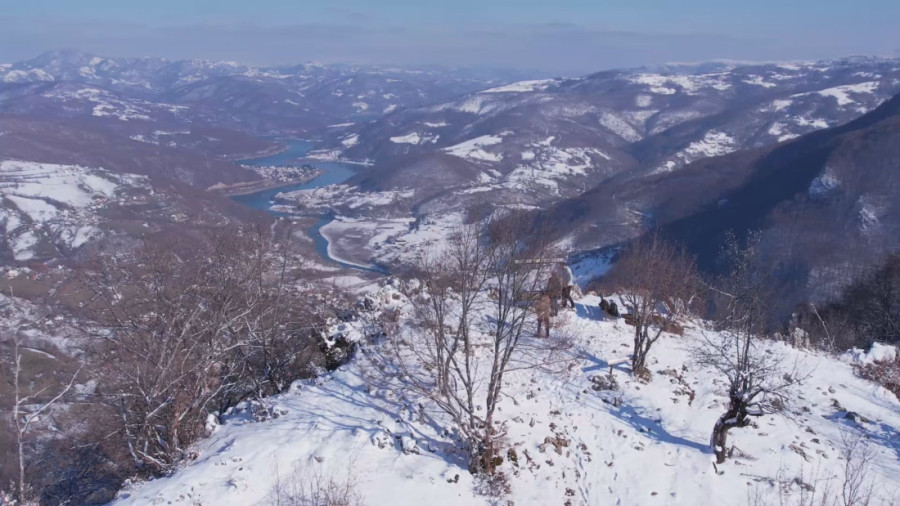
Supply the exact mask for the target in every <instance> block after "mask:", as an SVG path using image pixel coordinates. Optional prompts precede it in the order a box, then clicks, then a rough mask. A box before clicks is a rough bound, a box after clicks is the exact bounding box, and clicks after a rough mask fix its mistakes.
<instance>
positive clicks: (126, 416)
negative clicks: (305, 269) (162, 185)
mask: <svg viewBox="0 0 900 506" xmlns="http://www.w3.org/2000/svg"><path fill="white" fill-rule="evenodd" d="M289 262H290V258H289V255H287V253H286V250H285V249H284V247H283V246H279V245H278V244H277V243H276V242H275V241H274V240H273V239H272V238H271V237H270V236H269V235H268V233H267V229H264V228H237V229H224V230H221V231H218V232H215V233H212V234H210V235H207V236H204V237H203V238H202V239H201V240H200V241H196V242H193V243H192V244H187V243H182V242H178V241H171V242H168V241H162V240H160V241H156V242H153V243H147V244H145V245H144V246H143V247H142V248H140V249H139V250H138V251H137V252H135V254H134V255H129V256H125V257H123V258H117V257H105V258H102V259H100V262H99V263H98V265H97V266H95V268H94V269H93V270H92V271H91V273H90V274H89V275H88V277H87V279H86V281H85V284H86V286H87V287H88V288H89V289H90V291H91V293H92V295H93V297H92V299H91V301H90V304H89V305H88V309H89V314H90V316H91V318H92V319H93V320H95V321H97V322H98V323H99V324H100V325H101V329H100V330H99V331H98V332H97V334H96V335H97V337H98V345H97V347H96V351H97V353H98V356H99V358H100V363H101V367H102V369H101V370H102V373H103V376H104V377H103V381H102V382H101V385H102V386H103V390H102V393H103V398H104V400H105V401H106V402H107V403H108V405H109V406H110V407H111V408H112V409H113V410H115V412H116V413H118V416H119V420H120V424H119V425H120V432H119V433H118V436H119V437H121V440H122V442H123V445H124V446H125V447H127V449H128V453H129V454H130V455H131V458H132V461H133V463H134V465H135V467H136V468H137V469H138V470H142V471H143V472H145V473H151V474H152V473H158V472H163V471H165V470H167V469H168V468H169V467H170V466H171V465H172V464H173V463H175V462H177V461H178V460H180V459H183V458H184V457H185V456H186V455H185V448H187V446H188V445H189V444H190V443H191V442H193V441H194V440H196V439H197V438H198V437H200V436H202V435H203V434H204V433H205V430H206V428H205V426H206V420H207V417H208V416H209V415H210V414H213V415H215V414H219V413H221V412H223V411H224V410H225V409H227V408H228V407H230V406H233V405H234V404H236V403H237V402H240V401H241V400H243V399H246V398H248V397H251V396H262V395H268V394H272V393H276V392H278V391H281V390H282V389H284V388H286V387H287V386H288V385H289V384H290V382H291V381H292V380H293V379H296V378H299V377H304V376H309V375H311V373H312V365H313V364H312V360H313V357H314V356H315V355H316V353H317V350H318V340H319V329H320V328H321V325H322V323H323V319H322V315H321V311H320V310H319V309H317V308H316V306H317V304H316V297H317V294H316V293H315V290H314V289H308V290H304V289H302V288H301V285H300V284H299V283H297V280H295V279H292V278H291V273H292V272H293V269H292V268H291V266H290V265H289Z"/></svg>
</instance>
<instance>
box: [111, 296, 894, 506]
mask: <svg viewBox="0 0 900 506" xmlns="http://www.w3.org/2000/svg"><path fill="white" fill-rule="evenodd" d="M370 288H371V287H370ZM374 293H375V296H376V299H377V300H380V301H382V304H384V305H385V306H391V307H396V308H400V310H401V314H403V315H408V314H409V308H408V306H407V303H406V302H405V299H403V297H402V296H400V295H399V293H398V292H397V291H396V290H395V289H394V288H392V287H391V286H390V285H387V286H384V287H381V288H377V287H376V288H374ZM598 301H599V299H598V298H597V297H595V296H591V295H589V296H586V297H584V298H582V299H581V300H580V301H579V304H578V307H577V310H575V311H564V312H563V313H562V314H561V316H559V317H557V318H556V319H555V322H554V324H555V328H554V330H553V333H552V335H551V339H552V340H557V341H560V342H564V341H566V342H571V347H570V348H568V349H567V351H565V354H564V357H563V361H562V362H561V363H560V364H559V367H557V368H555V369H554V371H555V372H548V371H545V370H543V369H521V370H516V371H512V372H510V373H509V374H508V375H507V377H506V379H505V382H506V385H507V387H506V388H507V390H506V393H507V394H508V395H505V396H504V397H503V399H502V401H501V402H500V406H499V408H498V409H499V411H498V417H499V422H500V426H501V427H503V428H504V429H505V430H506V433H507V436H506V448H505V449H504V452H503V455H504V462H503V463H502V465H501V466H500V470H501V471H502V472H503V473H504V474H506V475H507V476H508V478H509V485H510V492H509V495H508V496H507V497H503V498H501V499H488V498H485V497H483V496H480V495H478V494H477V493H475V491H474V487H475V483H474V481H473V478H472V477H471V475H470V474H469V473H468V472H467V470H466V467H465V462H464V459H461V458H460V455H459V454H458V453H457V452H455V451H454V444H453V442H452V440H451V439H450V438H449V437H447V436H446V433H445V429H447V428H449V424H448V422H447V420H446V418H445V417H444V416H442V414H441V412H440V411H438V410H436V409H435V408H434V407H433V406H432V405H431V404H429V403H428V402H427V401H426V400H424V399H422V398H419V397H416V396H415V395H414V394H413V393H412V392H411V391H403V390H400V389H387V388H384V387H383V386H381V383H380V382H379V377H380V376H379V375H380V374H381V373H380V372H379V371H380V370H381V369H379V368H378V367H375V366H374V364H375V360H374V358H375V357H377V356H378V353H379V350H382V349H383V346H384V345H383V344H379V343H369V344H366V345H365V346H364V347H363V348H362V349H361V352H360V353H358V354H357V357H356V359H355V360H354V361H353V362H351V363H350V364H348V365H347V366H345V367H344V368H342V369H341V370H339V371H337V372H334V373H332V374H329V375H326V376H323V377H321V378H320V379H318V380H316V381H311V382H298V383H296V384H295V385H294V386H293V387H292V389H291V391H289V392H287V393H285V394H282V395H278V396H275V397H272V398H269V399H267V400H265V403H266V404H267V405H269V406H271V407H272V410H271V411H273V412H278V413H280V415H279V416H278V417H277V418H274V419H269V420H268V421H263V422H256V421H253V419H252V417H249V416H248V415H247V414H246V412H240V411H239V412H238V413H235V414H233V415H231V416H227V417H225V418H224V420H222V421H221V425H220V426H219V427H218V429H217V430H216V431H215V432H214V433H213V435H212V436H211V437H209V438H208V439H206V440H204V441H202V442H201V443H200V444H198V446H197V448H196V451H197V453H198V457H197V458H196V460H195V461H193V462H191V463H189V464H187V465H185V466H184V467H183V468H182V469H179V470H178V471H177V472H175V473H174V474H173V475H172V476H169V477H165V478H160V479H157V480H153V481H149V482H146V483H139V484H134V485H131V486H129V487H126V489H125V490H123V491H122V492H121V493H120V497H119V499H118V501H117V504H215V505H229V504H235V505H238V504H240V505H248V504H251V505H252V504H270V503H271V502H272V492H273V489H274V488H275V487H276V485H278V484H283V483H286V482H290V481H291V480H296V479H297V476H298V474H297V473H299V475H301V476H311V475H313V474H322V475H326V476H337V477H341V476H345V477H350V479H351V480H352V482H353V484H354V485H355V487H356V489H357V491H358V492H359V493H360V494H361V495H362V496H363V498H364V500H365V503H366V504H369V505H398V506H400V505H417V506H418V505H421V504H429V505H432V506H441V505H457V504H491V503H494V504H516V505H520V506H521V505H552V504H558V505H564V504H569V505H578V504H584V505H607V504H608V505H617V504H618V505H645V504H646V505H661V504H686V505H694V504H710V505H743V504H747V503H748V497H750V496H751V495H753V496H759V497H762V498H763V502H762V504H771V503H772V502H771V501H775V502H774V503H775V504H777V503H778V498H777V495H776V494H777V487H776V485H774V483H775V482H776V481H777V480H784V481H786V482H790V481H791V480H794V479H795V478H797V479H798V480H799V481H797V482H796V483H793V484H788V485H785V486H786V487H788V488H789V489H792V490H793V491H794V492H797V491H798V490H799V487H800V485H801V484H802V483H804V482H805V483H812V484H814V485H822V484H823V483H824V480H828V479H834V480H836V479H839V478H838V477H840V476H842V471H841V469H842V466H843V461H842V460H840V458H839V454H840V441H841V436H842V431H847V430H858V431H862V432H863V433H864V434H866V435H867V436H868V438H869V439H868V441H869V443H870V445H871V448H872V449H873V450H874V459H875V460H874V461H873V467H872V469H871V471H870V476H871V478H872V479H873V480H874V482H875V484H876V485H875V491H876V493H877V494H879V495H880V496H882V497H888V496H890V495H891V494H893V493H895V492H897V491H898V490H900V458H898V457H900V432H898V430H900V429H898V428H900V402H898V400H897V399H896V398H895V397H894V396H893V394H891V393H889V392H888V391H887V390H885V389H884V388H882V387H879V386H877V385H875V384H873V383H869V382H867V381H863V380H861V379H859V378H857V377H856V376H855V375H854V372H853V369H852V366H851V363H850V362H852V361H854V360H864V359H865V358H866V357H867V355H864V354H861V353H859V352H857V353H855V354H853V353H851V354H848V355H845V356H844V357H842V358H840V359H838V358H833V357H831V356H826V355H824V354H820V353H816V352H808V351H803V350H796V349H794V348H790V347H788V346H786V345H785V344H783V343H780V342H772V343H770V344H769V345H768V348H769V349H770V350H771V351H772V352H776V353H783V354H785V355H786V356H787V357H788V358H789V359H797V360H798V361H799V363H800V364H801V367H802V368H804V370H806V371H808V372H809V377H808V379H807V380H806V381H805V383H804V385H803V386H802V388H800V389H799V390H797V392H796V393H795V394H794V395H793V397H792V399H791V403H790V404H789V407H788V409H789V411H790V417H789V418H790V420H789V419H788V417H785V416H780V415H769V416H764V417H761V418H758V419H756V423H755V425H754V426H751V427H747V428H744V429H737V430H734V431H732V432H731V436H730V439H729V441H730V443H732V444H734V445H735V446H736V447H737V448H738V449H739V452H736V453H737V456H736V457H735V458H734V459H733V460H730V461H728V462H727V463H726V464H724V465H720V466H719V468H718V469H719V473H718V474H717V473H716V471H715V470H714V468H713V466H712V465H711V457H712V455H711V454H710V452H709V450H708V447H707V441H708V440H709V435H710V431H711V429H712V426H713V423H714V422H715V420H716V419H717V417H718V416H720V415H721V414H722V412H723V409H724V403H725V402H726V397H725V392H724V385H723V382H722V380H721V379H720V378H719V377H717V376H716V375H715V374H714V373H713V372H712V371H711V370H709V369H706V368H704V367H701V366H699V365H697V364H695V363H694V362H693V360H692V356H693V355H692V350H693V349H694V348H695V346H696V345H697V342H698V339H699V338H700V336H701V332H703V331H702V330H701V329H700V328H698V327H697V326H696V325H692V326H689V327H688V328H687V329H686V331H685V335H684V336H683V337H680V336H675V335H668V334H666V335H664V337H663V338H662V339H661V340H660V341H659V342H658V343H657V344H656V346H655V348H654V350H653V351H652V353H651V359H650V364H649V366H650V369H651V371H652V372H653V379H652V381H651V382H650V383H648V384H644V383H641V382H638V381H636V380H633V379H632V378H631V377H630V375H629V373H628V370H627V366H625V365H616V366H615V367H614V368H613V374H614V376H615V377H616V379H617V380H618V382H619V384H620V385H621V390H619V391H602V392H598V391H594V390H593V389H592V388H591V386H592V382H591V381H590V379H589V378H591V377H592V376H598V375H605V374H607V373H608V371H609V366H608V363H609V361H613V360H616V359H620V358H624V357H626V356H627V353H628V350H629V346H630V343H631V339H632V331H633V329H632V327H629V326H628V325H626V324H625V323H624V321H623V320H611V319H607V318H605V317H604V316H603V315H602V314H601V312H600V311H599V309H598V308H597V303H598ZM403 321H405V320H404V319H403V318H402V317H401V322H403ZM344 325H347V324H344ZM401 325H403V324H401ZM345 330H347V332H348V334H350V335H357V334H356V333H355V332H354V331H353V329H351V328H347V329H345ZM401 331H402V335H403V336H404V338H405V339H416V338H417V337H416V336H417V334H416V333H415V332H413V331H412V330H411V329H410V328H408V327H406V326H402V327H401ZM529 341H530V342H534V343H538V342H539V341H538V340H534V339H531V338H529ZM541 341H543V340H541ZM876 351H877V353H879V354H884V353H886V352H885V351H884V350H876ZM481 353H483V352H482V351H477V352H476V354H478V355H480V354H481ZM849 412H852V413H855V414H856V415H857V416H856V419H857V420H859V421H851V420H850V419H849V418H848V413H849ZM507 449H510V450H512V452H510V453H507V451H506V450H507ZM513 455H514V456H515V458H511V457H512V456H513ZM813 477H815V478H816V480H818V481H813ZM832 483H835V482H834V481H832ZM507 501H510V502H507ZM787 504H796V500H793V501H792V500H790V498H789V500H788V502H787Z"/></svg>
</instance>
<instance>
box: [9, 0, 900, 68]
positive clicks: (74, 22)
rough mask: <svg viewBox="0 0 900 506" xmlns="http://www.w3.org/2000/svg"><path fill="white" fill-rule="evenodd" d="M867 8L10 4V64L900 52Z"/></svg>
mask: <svg viewBox="0 0 900 506" xmlns="http://www.w3.org/2000/svg"><path fill="white" fill-rule="evenodd" d="M867 3H868V4H869V6H868V7H867V8H860V6H859V5H851V4H849V3H838V2H830V1H824V2H813V1H811V0H796V1H794V2H791V3H790V4H785V3H784V2H776V1H774V0H763V1H760V2H755V3H752V4H747V3H738V2H725V3H722V2H713V1H712V0H695V1H692V2H689V3H681V4H678V5H669V4H667V3H666V2H663V1H662V0H644V1H640V2H632V3H628V4H625V3H618V2H602V3H601V2H588V1H586V0H563V1H559V2H555V3H552V4H551V3H545V2H538V1H534V0H519V1H511V0H495V1H488V2H484V1H482V2H476V1H474V0H457V1H456V2H452V3H451V2H435V3H431V4H428V5H422V4H419V3H416V2H412V1H410V0H389V1H384V2H381V3H379V4H378V5H370V3H367V2H365V1H363V0H340V1H334V2H325V1H320V0H312V1H307V2H302V3H293V2H285V1H272V0H269V1H258V2H254V3H252V4H247V3H244V2H237V1H233V0H223V1H220V2H211V1H208V0H202V1H195V2H176V1H174V0H161V1H158V2H155V3H152V4H150V3H147V4H132V3H128V4H121V3H116V2H112V1H108V0H91V1H85V2H79V3H78V4H71V3H67V2H64V1H61V0H56V1H35V2H30V3H27V4H26V3H21V4H16V5H12V6H9V7H5V8H4V13H3V15H0V23H2V24H3V25H4V27H5V29H4V30H3V32H2V33H0V60H2V61H5V62H12V61H21V60H27V59H30V58H33V57H35V56H37V55H39V54H42V53H45V52H47V51H51V50H57V49H60V48H71V49H75V50H80V51H84V52H88V53H95V54H99V55H102V56H111V57H120V56H121V57H127V56H130V57H138V56H159V57H164V58H168V59H192V58H197V59H210V60H234V61H239V62H241V63H246V64H248V65H254V66H273V65H286V64H295V63H302V62H307V61H315V62H321V63H345V64H381V65H403V66H417V65H439V66H456V67H459V66H464V67H491V68H510V69H521V70H535V71H542V72H549V73H554V72H555V73H560V74H573V73H586V72H592V71H596V70H602V69H609V68H621V67H636V66H642V65H654V64H663V63H671V62H700V61H710V60H735V61H785V60H818V59H825V58H838V57H843V56H850V55H873V56H897V55H898V54H900V35H898V33H897V30H896V29H895V27H896V23H895V21H896V20H897V19H900V3H892V2H887V1H883V0H870V1H869V2H867Z"/></svg>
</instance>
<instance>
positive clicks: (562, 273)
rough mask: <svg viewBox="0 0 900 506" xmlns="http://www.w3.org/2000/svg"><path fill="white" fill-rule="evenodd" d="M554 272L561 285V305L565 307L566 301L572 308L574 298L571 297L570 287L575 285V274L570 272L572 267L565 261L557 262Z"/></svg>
mask: <svg viewBox="0 0 900 506" xmlns="http://www.w3.org/2000/svg"><path fill="white" fill-rule="evenodd" d="M556 272H557V273H558V276H559V281H560V285H561V286H562V305H563V307H566V302H569V303H570V304H572V308H574V307H575V300H574V299H572V288H573V287H574V286H575V275H573V274H572V269H570V268H569V266H568V265H566V263H565V262H560V263H559V265H558V266H557V270H556Z"/></svg>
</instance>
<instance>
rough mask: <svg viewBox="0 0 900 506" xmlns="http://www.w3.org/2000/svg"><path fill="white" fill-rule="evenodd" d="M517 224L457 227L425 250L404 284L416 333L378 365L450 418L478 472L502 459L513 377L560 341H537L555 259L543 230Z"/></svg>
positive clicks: (490, 471)
mask: <svg viewBox="0 0 900 506" xmlns="http://www.w3.org/2000/svg"><path fill="white" fill-rule="evenodd" d="M527 231H528V227H527V226H525V224H523V223H516V222H515V221H513V220H509V219H506V220H502V221H498V222H494V223H491V224H490V225H489V226H488V229H487V233H484V232H483V231H482V230H481V229H479V228H477V227H475V226H468V227H465V228H464V229H462V230H460V231H459V233H458V234H456V235H455V236H454V237H453V238H452V239H451V241H450V243H449V246H448V248H447V249H446V250H445V251H444V252H443V253H441V254H440V255H437V256H428V255H426V256H424V257H423V259H422V260H421V261H420V262H419V265H418V268H417V269H416V271H415V272H413V273H412V275H411V278H412V279H410V280H409V281H408V282H407V285H408V286H411V287H414V288H412V289H409V290H407V296H408V297H409V299H410V302H411V304H412V314H411V315H410V318H409V321H410V328H411V331H412V332H414V333H415V334H414V335H411V336H402V335H401V336H398V337H397V338H396V339H392V340H391V341H389V346H388V347H386V350H385V352H384V353H385V355H384V356H383V357H379V360H381V361H382V363H381V364H379V366H380V367H384V366H386V367H384V368H385V369H386V370H388V371H391V374H392V375H393V377H395V378H396V380H395V381H398V382H402V384H400V385H395V387H394V388H398V389H410V390H412V391H413V392H415V393H417V394H418V395H421V396H423V397H425V398H427V399H429V401H431V402H432V403H433V404H434V405H435V406H436V407H437V408H438V409H440V410H441V411H443V412H444V413H445V414H446V415H447V416H448V418H449V419H450V420H451V421H452V422H451V423H452V430H453V431H454V432H456V433H458V434H459V436H460V439H461V443H462V444H463V446H464V447H465V450H466V451H467V452H468V458H469V469H470V471H471V472H472V473H473V474H485V475H494V474H495V472H496V471H497V467H498V466H499V465H500V464H501V463H502V461H503V457H502V451H501V448H500V446H502V440H503V437H504V432H503V427H502V423H500V420H498V419H497V416H496V415H497V405H498V403H499V402H500V400H501V399H502V397H503V395H504V386H505V376H506V374H508V373H510V372H512V371H514V370H517V369H524V368H534V367H541V366H542V365H543V364H546V363H547V362H548V361H551V360H553V357H554V356H555V354H554V353H553V350H552V349H551V348H552V347H554V346H558V345H559V344H560V343H549V342H547V340H543V339H540V340H537V339H532V337H533V336H534V331H535V326H534V315H533V311H532V309H531V307H530V306H531V302H532V301H533V300H534V299H535V294H536V293H539V292H540V290H542V289H543V288H544V280H545V279H546V275H545V274H546V270H547V269H548V268H549V266H550V263H549V262H546V261H544V260H546V259H548V258H552V254H551V251H550V249H549V247H548V245H547V243H546V242H545V241H544V240H543V238H544V235H543V234H540V233H536V234H529V233H528V232H527Z"/></svg>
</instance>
